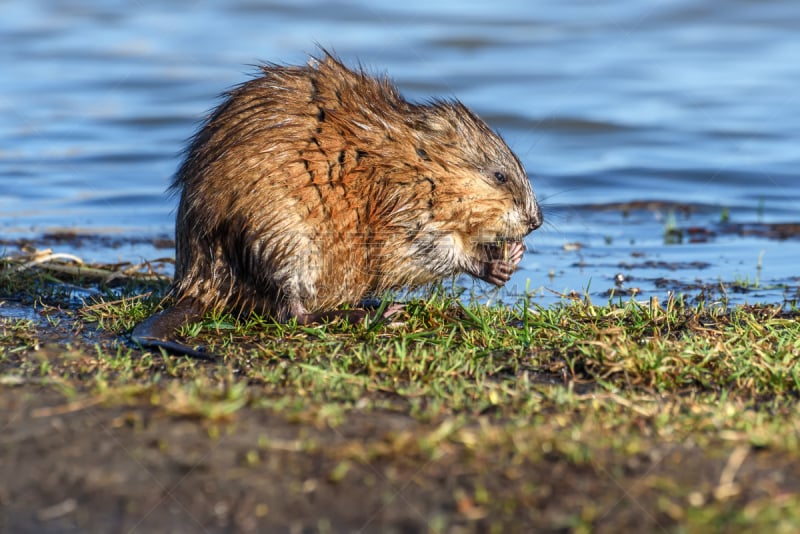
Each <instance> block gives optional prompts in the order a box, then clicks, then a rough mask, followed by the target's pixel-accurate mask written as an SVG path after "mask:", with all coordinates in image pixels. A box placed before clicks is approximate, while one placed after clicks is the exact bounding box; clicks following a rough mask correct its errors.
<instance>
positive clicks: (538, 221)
mask: <svg viewBox="0 0 800 534" xmlns="http://www.w3.org/2000/svg"><path fill="white" fill-rule="evenodd" d="M543 222H544V217H542V210H541V209H539V204H534V206H533V210H531V213H530V214H529V215H528V233H531V232H533V231H534V230H536V229H537V228H539V227H540V226H541V225H542V223H543Z"/></svg>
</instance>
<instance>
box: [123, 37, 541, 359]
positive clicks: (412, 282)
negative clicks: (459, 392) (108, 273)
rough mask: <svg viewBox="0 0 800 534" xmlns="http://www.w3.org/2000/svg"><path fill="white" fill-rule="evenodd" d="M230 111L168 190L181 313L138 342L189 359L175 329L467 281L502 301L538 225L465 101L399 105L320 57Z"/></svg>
mask: <svg viewBox="0 0 800 534" xmlns="http://www.w3.org/2000/svg"><path fill="white" fill-rule="evenodd" d="M260 70H261V75H260V76H259V77H257V78H254V79H251V80H249V81H247V82H245V83H243V84H241V85H239V86H237V87H235V88H234V89H233V90H231V91H229V92H228V93H226V94H225V95H224V101H223V102H222V103H221V105H220V106H219V107H217V108H216V109H215V110H214V111H213V112H212V113H211V114H210V116H209V117H208V118H207V120H206V121H205V123H204V124H203V125H202V126H201V128H200V129H199V131H198V132H197V133H196V134H195V136H194V137H193V138H192V140H191V142H190V144H189V147H188V149H187V150H186V153H185V159H184V161H183V163H182V164H181V166H180V168H179V169H178V171H177V173H176V175H175V178H174V181H173V183H172V186H171V189H172V190H173V191H175V192H177V193H179V194H180V203H179V206H178V212H177V218H176V223H175V237H176V258H175V278H174V281H173V283H172V285H171V287H170V290H169V292H168V298H169V299H171V300H172V301H173V303H174V305H173V306H172V307H170V308H167V309H166V310H165V311H162V312H161V313H159V314H156V315H154V316H152V317H151V318H149V319H147V320H146V321H144V322H143V323H141V324H140V325H138V326H137V327H136V328H135V329H134V332H133V339H134V340H135V341H137V342H139V343H140V344H143V345H152V346H159V347H164V348H167V349H170V350H178V351H179V352H186V351H185V350H183V346H182V345H180V344H176V343H175V342H172V341H169V337H170V335H171V334H173V333H174V329H175V328H176V327H178V326H180V325H182V324H185V323H187V322H189V321H191V320H195V319H199V318H200V317H201V316H202V315H203V314H204V313H205V312H206V311H208V310H210V309H215V310H223V311H228V312H232V313H234V314H243V313H249V312H258V313H260V314H264V315H267V316H270V317H272V318H273V319H274V320H276V321H280V322H285V321H289V320H291V319H295V320H296V321H297V322H298V323H303V324H308V323H312V322H317V321H323V320H327V319H330V318H334V317H337V316H344V317H346V318H347V319H349V320H351V321H357V320H360V319H362V318H363V317H364V315H365V312H363V311H359V310H350V311H346V312H343V311H339V310H340V307H341V306H343V305H346V304H350V305H357V304H358V303H359V302H361V301H362V300H363V299H364V298H365V297H369V296H374V295H380V294H381V293H385V292H386V291H389V290H397V289H402V288H406V289H408V288H414V287H419V286H422V285H425V284H429V283H432V282H437V281H441V280H443V279H446V278H448V277H451V276H453V275H456V274H460V273H469V274H470V275H472V276H474V277H477V278H480V279H482V280H485V281H488V282H490V283H492V284H495V285H498V286H501V285H503V284H505V283H506V282H507V281H508V280H509V278H510V277H511V274H512V273H513V272H514V270H515V268H516V266H517V264H518V263H519V261H520V260H521V259H522V255H523V252H524V250H525V247H524V244H523V239H524V237H525V236H526V235H528V234H529V233H530V232H532V231H533V230H535V229H536V228H538V227H539V226H540V225H541V224H542V215H541V211H540V209H539V205H538V203H537V201H536V196H535V195H534V192H533V189H532V186H531V183H530V181H529V179H528V176H527V174H526V172H525V170H524V168H523V166H522V164H521V163H520V161H519V159H518V158H517V157H516V155H515V154H514V153H513V152H512V151H511V149H509V147H508V146H507V145H506V143H505V142H504V141H503V139H502V138H501V137H500V136H499V135H498V134H496V133H495V132H494V131H492V130H491V129H490V128H489V127H488V126H487V125H486V123H484V122H483V121H482V120H481V119H480V118H478V116H477V115H475V114H474V113H473V112H472V111H470V110H469V109H468V108H467V107H466V106H464V105H463V104H462V103H461V102H459V101H457V100H433V101H430V102H428V103H424V104H417V103H410V102H408V101H406V100H405V99H403V97H402V96H401V95H400V93H399V91H398V90H397V88H396V86H395V85H394V84H393V83H392V82H391V81H390V80H389V79H387V78H385V77H381V78H376V77H372V76H370V75H369V74H367V73H366V72H365V71H364V70H363V69H359V70H351V69H349V68H348V67H346V66H345V65H344V64H343V63H342V62H341V61H340V60H339V59H338V58H336V57H334V56H333V55H331V54H329V53H328V52H326V51H324V50H323V54H322V57H319V58H316V57H312V58H311V59H310V61H309V63H308V65H305V66H282V65H276V64H269V65H264V66H262V67H261V68H260Z"/></svg>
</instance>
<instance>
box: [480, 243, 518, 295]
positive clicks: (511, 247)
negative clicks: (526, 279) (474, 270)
mask: <svg viewBox="0 0 800 534" xmlns="http://www.w3.org/2000/svg"><path fill="white" fill-rule="evenodd" d="M486 251H487V255H488V256H489V260H488V261H485V262H483V264H482V265H481V268H480V270H479V274H478V278H480V279H481V280H484V281H486V282H489V283H490V284H494V285H496V286H502V285H504V284H505V283H506V282H508V281H509V280H510V279H511V275H512V274H514V271H516V270H517V265H519V262H520V261H522V256H523V254H525V244H524V243H523V242H522V241H513V242H509V243H503V244H501V245H490V246H488V247H486Z"/></svg>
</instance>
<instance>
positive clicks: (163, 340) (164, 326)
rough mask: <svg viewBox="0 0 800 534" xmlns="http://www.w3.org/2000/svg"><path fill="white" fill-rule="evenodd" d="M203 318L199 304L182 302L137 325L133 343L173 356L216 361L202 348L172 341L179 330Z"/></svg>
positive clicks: (213, 356)
mask: <svg viewBox="0 0 800 534" xmlns="http://www.w3.org/2000/svg"><path fill="white" fill-rule="evenodd" d="M202 318H203V312H202V308H201V307H200V306H198V305H197V303H195V302H193V301H190V300H182V301H180V302H178V303H177V304H176V305H175V306H172V307H169V308H167V309H165V310H163V311H160V312H158V313H156V314H153V315H151V316H150V317H148V318H147V319H145V320H144V321H142V322H141V323H139V324H137V325H136V326H135V327H134V328H133V332H131V341H133V342H134V343H136V344H137V345H140V346H142V347H147V348H157V349H164V350H165V351H167V352H170V353H173V354H183V355H185V356H189V357H191V358H199V359H201V360H215V359H217V358H216V356H215V355H214V354H211V353H209V352H206V351H205V350H203V348H202V347H190V346H188V345H184V344H183V343H180V342H178V341H174V340H172V339H170V338H171V337H172V336H174V335H175V330H177V329H178V328H180V327H182V326H184V325H186V324H188V323H190V322H192V321H197V320H200V319H202Z"/></svg>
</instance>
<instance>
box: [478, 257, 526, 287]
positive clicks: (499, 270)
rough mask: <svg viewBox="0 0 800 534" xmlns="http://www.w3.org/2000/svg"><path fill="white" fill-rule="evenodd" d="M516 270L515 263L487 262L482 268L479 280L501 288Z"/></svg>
mask: <svg viewBox="0 0 800 534" xmlns="http://www.w3.org/2000/svg"><path fill="white" fill-rule="evenodd" d="M516 269H517V264H516V263H510V262H507V261H487V262H486V263H485V264H484V266H483V270H482V273H481V276H480V279H481V280H484V281H486V282H489V283H490V284H494V285H496V286H502V285H505V283H506V282H508V281H509V280H510V279H511V275H512V274H514V271H515V270H516Z"/></svg>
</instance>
